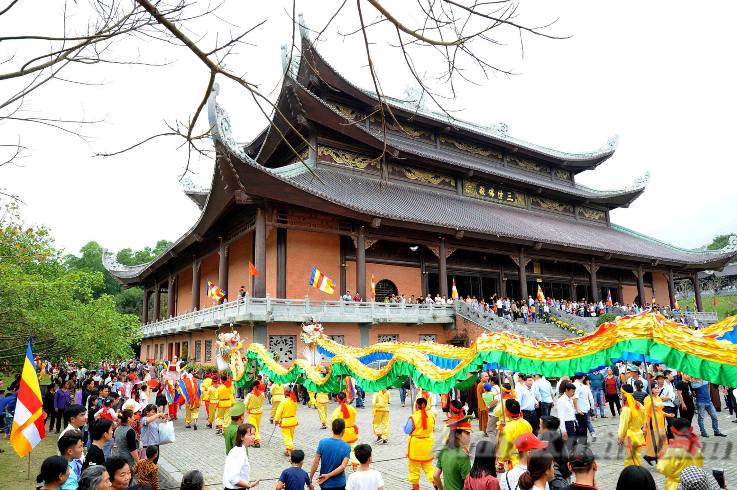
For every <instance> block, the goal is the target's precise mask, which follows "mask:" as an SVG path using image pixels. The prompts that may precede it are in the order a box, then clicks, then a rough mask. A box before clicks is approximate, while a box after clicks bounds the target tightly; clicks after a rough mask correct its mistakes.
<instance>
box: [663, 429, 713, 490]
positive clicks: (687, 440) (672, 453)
mask: <svg viewBox="0 0 737 490" xmlns="http://www.w3.org/2000/svg"><path fill="white" fill-rule="evenodd" d="M670 427H671V430H672V431H673V439H671V441H670V445H669V446H668V449H666V450H665V451H664V452H663V451H661V456H659V461H658V466H657V469H658V471H659V472H660V473H662V474H663V475H664V476H665V490H676V489H677V488H678V484H679V483H680V482H681V472H682V471H683V469H684V468H686V467H687V466H699V467H703V466H704V455H703V454H702V453H701V449H700V448H701V443H700V442H699V436H697V435H696V434H694V431H693V429H692V428H691V422H689V421H688V419H683V418H676V419H672V421H671V423H670Z"/></svg>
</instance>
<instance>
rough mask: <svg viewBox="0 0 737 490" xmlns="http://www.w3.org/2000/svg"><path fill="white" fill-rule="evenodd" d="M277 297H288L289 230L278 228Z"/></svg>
mask: <svg viewBox="0 0 737 490" xmlns="http://www.w3.org/2000/svg"><path fill="white" fill-rule="evenodd" d="M276 297H277V298H286V297H287V230H286V228H277V230H276Z"/></svg>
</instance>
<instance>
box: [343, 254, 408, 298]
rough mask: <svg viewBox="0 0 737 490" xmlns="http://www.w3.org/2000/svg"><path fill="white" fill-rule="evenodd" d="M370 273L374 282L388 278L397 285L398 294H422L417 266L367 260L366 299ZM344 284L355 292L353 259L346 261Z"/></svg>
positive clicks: (369, 293)
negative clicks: (376, 262)
mask: <svg viewBox="0 0 737 490" xmlns="http://www.w3.org/2000/svg"><path fill="white" fill-rule="evenodd" d="M371 274H373V275H374V281H375V282H379V281H381V280H382V279H389V280H390V281H391V282H393V283H394V284H395V285H396V286H397V291H398V292H399V293H400V294H404V295H406V296H409V295H411V294H414V295H415V298H417V297H419V296H420V295H421V294H422V277H421V273H420V268H419V267H405V266H401V265H388V264H372V263H371V262H367V263H366V296H367V298H366V299H368V298H369V297H370V295H371ZM345 284H346V289H348V290H349V291H350V292H351V293H355V292H356V263H355V262H353V261H346V267H345Z"/></svg>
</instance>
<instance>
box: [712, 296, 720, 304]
mask: <svg viewBox="0 0 737 490" xmlns="http://www.w3.org/2000/svg"><path fill="white" fill-rule="evenodd" d="M712 303H714V306H716V305H717V304H719V301H718V300H717V295H716V294H715V295H714V299H713V300H712Z"/></svg>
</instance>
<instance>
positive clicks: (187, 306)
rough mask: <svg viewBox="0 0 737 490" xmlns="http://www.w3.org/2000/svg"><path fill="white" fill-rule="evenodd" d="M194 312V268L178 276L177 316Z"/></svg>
mask: <svg viewBox="0 0 737 490" xmlns="http://www.w3.org/2000/svg"><path fill="white" fill-rule="evenodd" d="M188 311H192V267H187V268H186V269H184V270H182V271H179V274H177V311H176V314H177V315H181V314H182V313H185V312H188Z"/></svg>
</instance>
